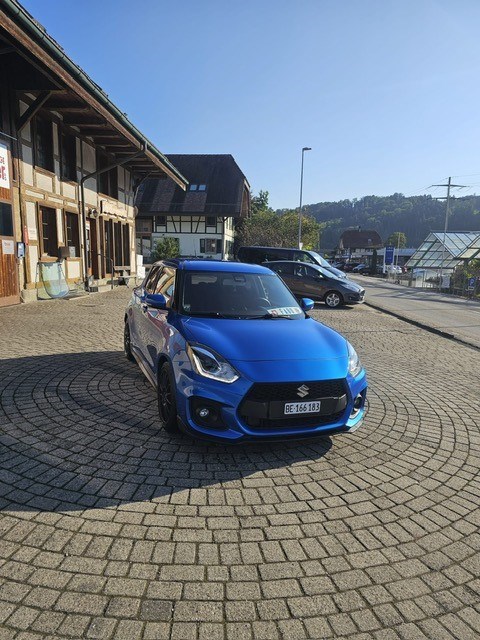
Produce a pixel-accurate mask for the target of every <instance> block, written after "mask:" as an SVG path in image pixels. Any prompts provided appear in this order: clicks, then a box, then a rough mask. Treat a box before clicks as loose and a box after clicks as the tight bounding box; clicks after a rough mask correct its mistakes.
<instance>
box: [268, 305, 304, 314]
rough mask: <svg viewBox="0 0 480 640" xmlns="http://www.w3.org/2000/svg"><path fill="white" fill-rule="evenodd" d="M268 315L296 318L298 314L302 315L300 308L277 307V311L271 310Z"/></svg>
mask: <svg viewBox="0 0 480 640" xmlns="http://www.w3.org/2000/svg"><path fill="white" fill-rule="evenodd" d="M268 313H271V314H272V316H294V315H295V314H297V313H302V310H301V309H300V307H277V308H276V309H269V310H268Z"/></svg>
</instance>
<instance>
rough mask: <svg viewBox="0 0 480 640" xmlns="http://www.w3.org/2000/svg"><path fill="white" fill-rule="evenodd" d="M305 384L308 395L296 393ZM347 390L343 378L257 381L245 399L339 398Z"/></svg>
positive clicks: (262, 400) (260, 400) (269, 400)
mask: <svg viewBox="0 0 480 640" xmlns="http://www.w3.org/2000/svg"><path fill="white" fill-rule="evenodd" d="M302 385H306V386H307V387H308V389H309V391H308V395H307V396H305V397H304V398H302V397H301V396H299V395H298V387H301V386H302ZM346 392H347V389H346V385H345V380H343V379H340V380H316V381H314V382H308V381H307V382H305V381H304V380H302V381H301V382H257V383H256V384H254V385H253V386H252V387H251V388H250V390H249V392H248V393H247V395H246V396H245V400H252V401H253V402H271V401H272V400H285V402H300V401H301V400H305V401H307V400H310V399H312V400H315V399H317V398H339V397H340V396H343V394H344V393H346Z"/></svg>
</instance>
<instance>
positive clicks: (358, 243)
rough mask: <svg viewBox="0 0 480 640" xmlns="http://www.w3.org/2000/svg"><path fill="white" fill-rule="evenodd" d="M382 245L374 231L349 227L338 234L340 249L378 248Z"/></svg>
mask: <svg viewBox="0 0 480 640" xmlns="http://www.w3.org/2000/svg"><path fill="white" fill-rule="evenodd" d="M382 246H383V242H382V239H381V237H380V236H379V235H378V233H377V232H376V231H358V230H356V229H349V230H347V231H344V232H343V233H342V235H341V236H340V241H339V248H340V249H378V248H380V247H382Z"/></svg>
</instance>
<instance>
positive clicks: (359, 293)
mask: <svg viewBox="0 0 480 640" xmlns="http://www.w3.org/2000/svg"><path fill="white" fill-rule="evenodd" d="M265 266H267V267H268V268H269V269H271V270H272V271H275V273H278V275H279V276H280V277H281V278H282V280H283V281H284V282H285V284H286V285H287V286H288V288H289V289H290V291H291V292H292V293H293V295H294V296H295V297H296V298H302V297H303V296H308V297H309V298H311V299H312V300H320V301H322V302H325V304H326V305H327V307H332V308H335V307H339V306H340V305H342V304H355V303H359V302H363V301H364V299H365V289H364V288H363V287H361V286H360V285H359V284H357V283H356V282H353V281H352V280H345V279H343V278H336V277H335V276H334V275H333V274H332V273H330V272H329V271H327V270H326V269H323V267H319V266H318V265H316V264H315V265H313V264H305V263H301V262H291V261H290V262H287V261H279V262H267V263H266V265H265Z"/></svg>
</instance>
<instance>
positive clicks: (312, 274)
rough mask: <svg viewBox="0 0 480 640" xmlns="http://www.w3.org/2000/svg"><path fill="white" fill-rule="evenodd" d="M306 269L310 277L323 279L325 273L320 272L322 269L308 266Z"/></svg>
mask: <svg viewBox="0 0 480 640" xmlns="http://www.w3.org/2000/svg"><path fill="white" fill-rule="evenodd" d="M305 270H306V273H307V276H308V277H309V278H315V280H319V279H323V275H322V273H320V271H317V270H316V269H313V268H312V267H307V266H306V267H305Z"/></svg>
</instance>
